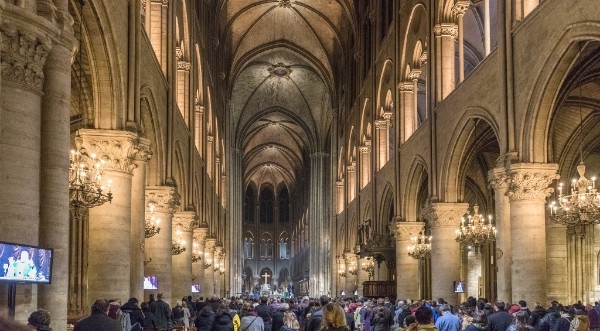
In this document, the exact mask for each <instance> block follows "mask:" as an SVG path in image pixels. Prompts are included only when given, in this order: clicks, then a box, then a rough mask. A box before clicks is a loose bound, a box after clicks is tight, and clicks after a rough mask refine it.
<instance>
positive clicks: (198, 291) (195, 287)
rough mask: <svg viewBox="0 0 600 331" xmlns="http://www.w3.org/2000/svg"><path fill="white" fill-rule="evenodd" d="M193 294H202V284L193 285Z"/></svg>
mask: <svg viewBox="0 0 600 331" xmlns="http://www.w3.org/2000/svg"><path fill="white" fill-rule="evenodd" d="M192 293H200V284H193V285H192Z"/></svg>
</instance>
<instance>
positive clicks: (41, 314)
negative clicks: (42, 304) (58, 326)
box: [27, 309, 52, 331]
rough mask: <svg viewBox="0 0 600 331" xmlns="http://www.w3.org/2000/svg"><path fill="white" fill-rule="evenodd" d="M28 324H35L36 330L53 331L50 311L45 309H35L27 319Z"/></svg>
mask: <svg viewBox="0 0 600 331" xmlns="http://www.w3.org/2000/svg"><path fill="white" fill-rule="evenodd" d="M27 324H29V325H31V326H33V327H34V328H35V330H36V331H52V328H51V327H50V312H49V311H47V310H44V309H38V310H35V311H33V312H32V313H31V315H29V318H28V319H27Z"/></svg>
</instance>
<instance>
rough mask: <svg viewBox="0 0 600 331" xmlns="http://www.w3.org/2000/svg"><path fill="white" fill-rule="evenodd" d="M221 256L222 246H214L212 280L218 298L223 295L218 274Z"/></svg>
mask: <svg viewBox="0 0 600 331" xmlns="http://www.w3.org/2000/svg"><path fill="white" fill-rule="evenodd" d="M221 254H223V244H221V243H220V242H219V243H217V244H216V245H215V255H214V257H213V267H212V270H213V271H214V273H213V279H214V284H215V294H216V295H218V296H219V297H221V298H222V297H223V293H221V290H222V289H221V285H222V284H221V283H222V282H221V274H220V271H219V270H220V266H221Z"/></svg>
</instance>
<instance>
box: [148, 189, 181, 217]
mask: <svg viewBox="0 0 600 331" xmlns="http://www.w3.org/2000/svg"><path fill="white" fill-rule="evenodd" d="M150 203H153V204H154V212H157V213H164V214H173V213H174V212H175V209H176V208H177V207H179V203H180V197H179V193H177V189H176V188H174V187H171V186H147V187H146V205H149V204H150Z"/></svg>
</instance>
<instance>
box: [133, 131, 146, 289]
mask: <svg viewBox="0 0 600 331" xmlns="http://www.w3.org/2000/svg"><path fill="white" fill-rule="evenodd" d="M132 156H133V158H134V162H135V165H136V167H135V168H134V169H133V179H132V183H131V281H130V283H131V294H130V296H131V297H134V298H137V299H138V300H142V299H143V298H144V259H145V256H144V246H145V240H146V238H145V236H144V228H145V220H146V192H145V191H146V167H147V161H148V160H149V158H150V141H149V140H148V139H144V138H138V149H137V151H136V153H135V154H133V155H132Z"/></svg>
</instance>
